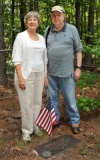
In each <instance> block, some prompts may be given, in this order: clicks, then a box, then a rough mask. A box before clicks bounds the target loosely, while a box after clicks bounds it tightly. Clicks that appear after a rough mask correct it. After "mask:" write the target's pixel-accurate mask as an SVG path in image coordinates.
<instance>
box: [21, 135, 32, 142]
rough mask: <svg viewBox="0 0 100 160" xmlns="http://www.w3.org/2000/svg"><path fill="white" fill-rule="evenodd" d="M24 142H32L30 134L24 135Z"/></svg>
mask: <svg viewBox="0 0 100 160" xmlns="http://www.w3.org/2000/svg"><path fill="white" fill-rule="evenodd" d="M23 141H27V142H30V141H31V137H30V134H28V133H23Z"/></svg>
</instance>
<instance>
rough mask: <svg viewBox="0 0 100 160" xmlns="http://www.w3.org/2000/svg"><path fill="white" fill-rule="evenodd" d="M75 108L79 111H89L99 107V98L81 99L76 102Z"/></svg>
mask: <svg viewBox="0 0 100 160" xmlns="http://www.w3.org/2000/svg"><path fill="white" fill-rule="evenodd" d="M77 106H78V109H79V110H84V111H87V112H88V111H90V110H92V109H96V108H99V107H100V98H98V99H89V98H87V97H81V98H80V99H78V100H77Z"/></svg>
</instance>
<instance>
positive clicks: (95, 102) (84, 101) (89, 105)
mask: <svg viewBox="0 0 100 160" xmlns="http://www.w3.org/2000/svg"><path fill="white" fill-rule="evenodd" d="M98 82H100V76H99V74H97V73H94V72H90V71H86V72H82V76H81V79H80V80H79V81H77V87H79V88H81V89H84V88H87V89H92V88H93V87H95V85H96V83H98ZM98 84H99V83H98ZM98 87H99V86H98ZM77 106H78V109H79V110H84V111H90V110H91V109H95V108H98V107H100V98H97V99H89V98H87V97H85V96H82V97H81V98H79V99H77Z"/></svg>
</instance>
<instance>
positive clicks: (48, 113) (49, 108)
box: [36, 97, 56, 135]
mask: <svg viewBox="0 0 100 160" xmlns="http://www.w3.org/2000/svg"><path fill="white" fill-rule="evenodd" d="M36 124H37V125H39V126H40V127H42V128H43V129H44V130H45V131H46V132H47V133H48V134H49V135H51V134H52V127H53V125H55V124H56V115H55V111H54V108H53V105H52V102H51V98H50V97H49V98H48V100H47V103H46V105H45V107H44V108H43V110H42V112H41V113H40V115H39V117H38V118H37V120H36Z"/></svg>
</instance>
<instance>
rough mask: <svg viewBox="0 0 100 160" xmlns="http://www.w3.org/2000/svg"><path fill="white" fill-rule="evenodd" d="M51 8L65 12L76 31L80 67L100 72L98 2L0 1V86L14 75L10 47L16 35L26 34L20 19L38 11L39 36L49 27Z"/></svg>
mask: <svg viewBox="0 0 100 160" xmlns="http://www.w3.org/2000/svg"><path fill="white" fill-rule="evenodd" d="M54 5H61V6H62V7H64V9H65V16H66V21H67V22H68V23H70V24H73V25H75V26H76V27H77V29H78V32H79V34H80V37H81V41H82V45H83V48H84V49H83V67H84V68H88V69H95V68H100V0H1V1H0V84H5V83H7V80H8V76H9V74H10V73H13V65H12V63H11V54H12V46H13V42H14V39H15V37H16V35H17V33H19V32H21V31H24V30H25V24H24V21H23V18H24V16H25V14H26V13H27V12H29V11H33V10H36V11H39V13H40V15H41V23H40V28H39V31H38V32H39V33H40V34H42V35H44V30H45V28H46V27H47V26H48V25H50V24H51V17H50V11H51V8H52V7H53V6H54Z"/></svg>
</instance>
